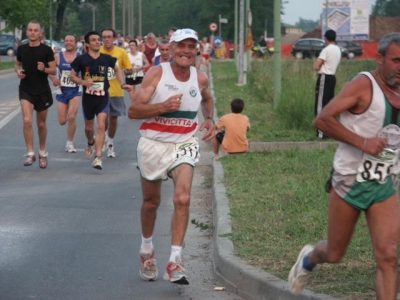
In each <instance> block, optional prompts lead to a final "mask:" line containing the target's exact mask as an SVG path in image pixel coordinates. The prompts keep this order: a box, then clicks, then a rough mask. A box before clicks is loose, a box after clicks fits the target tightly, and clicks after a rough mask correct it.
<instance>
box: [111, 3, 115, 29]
mask: <svg viewBox="0 0 400 300" xmlns="http://www.w3.org/2000/svg"><path fill="white" fill-rule="evenodd" d="M111 28H113V29H114V30H115V0H111Z"/></svg>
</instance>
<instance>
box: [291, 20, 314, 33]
mask: <svg viewBox="0 0 400 300" xmlns="http://www.w3.org/2000/svg"><path fill="white" fill-rule="evenodd" d="M318 24H319V21H318V20H316V21H313V20H306V19H303V18H300V20H299V21H298V22H297V23H296V24H295V26H296V27H299V28H301V29H302V30H303V31H304V32H309V31H312V30H313V29H315V27H317V26H318Z"/></svg>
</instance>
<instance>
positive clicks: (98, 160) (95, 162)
mask: <svg viewBox="0 0 400 300" xmlns="http://www.w3.org/2000/svg"><path fill="white" fill-rule="evenodd" d="M92 166H93V168H95V169H97V170H102V169H103V162H102V160H101V157H98V156H96V157H95V158H94V160H93V162H92Z"/></svg>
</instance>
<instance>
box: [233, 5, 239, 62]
mask: <svg viewBox="0 0 400 300" xmlns="http://www.w3.org/2000/svg"><path fill="white" fill-rule="evenodd" d="M237 35H238V0H235V38H234V43H235V46H234V49H235V50H234V51H235V64H236V67H237V66H238V63H237V50H238V49H237V44H238V38H237Z"/></svg>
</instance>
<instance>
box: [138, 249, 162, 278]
mask: <svg viewBox="0 0 400 300" xmlns="http://www.w3.org/2000/svg"><path fill="white" fill-rule="evenodd" d="M139 273H140V277H142V278H143V280H146V281H155V280H157V277H158V269H157V260H156V255H155V252H154V251H153V252H152V253H143V252H140V269H139Z"/></svg>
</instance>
